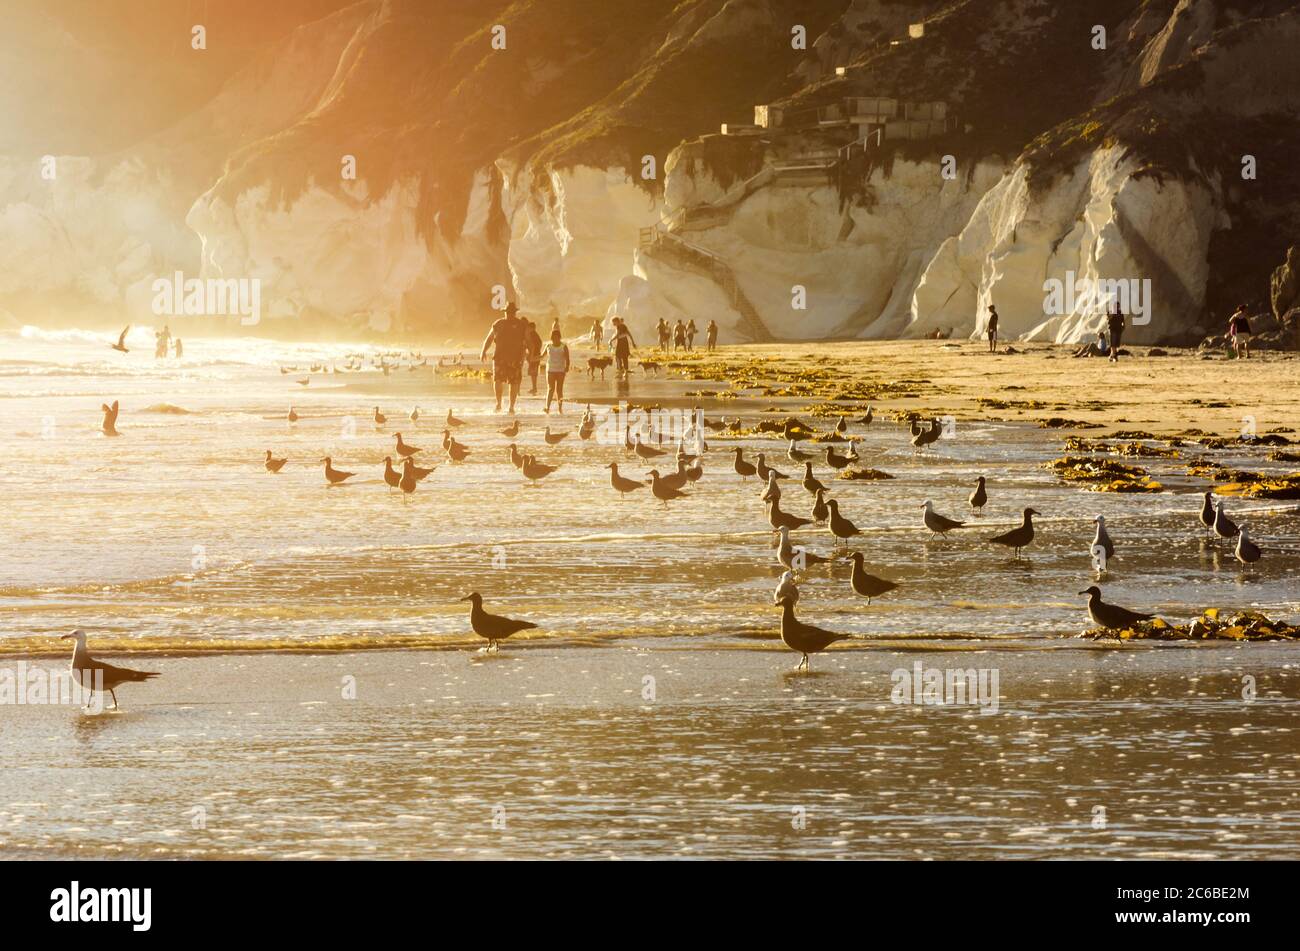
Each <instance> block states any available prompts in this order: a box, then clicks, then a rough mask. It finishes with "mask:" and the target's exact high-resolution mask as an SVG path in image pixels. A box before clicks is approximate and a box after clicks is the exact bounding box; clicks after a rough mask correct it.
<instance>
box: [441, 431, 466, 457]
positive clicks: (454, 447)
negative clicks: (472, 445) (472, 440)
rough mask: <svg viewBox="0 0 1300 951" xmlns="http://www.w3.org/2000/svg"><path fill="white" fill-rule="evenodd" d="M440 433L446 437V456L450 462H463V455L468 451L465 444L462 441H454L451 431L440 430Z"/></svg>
mask: <svg viewBox="0 0 1300 951" xmlns="http://www.w3.org/2000/svg"><path fill="white" fill-rule="evenodd" d="M442 434H443V435H444V436H446V437H448V438H447V440H446V443H447V458H448V459H450V460H451V461H452V462H464V461H465V457H466V456H468V455H469V453H470V450H469V447H467V446H465V445H464V444H463V443H458V442H456V440H455V438H454V437H452V436H451V433H450V432H449V431H448V430H446V429H444V430H443V431H442Z"/></svg>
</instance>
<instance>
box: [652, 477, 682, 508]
mask: <svg viewBox="0 0 1300 951" xmlns="http://www.w3.org/2000/svg"><path fill="white" fill-rule="evenodd" d="M650 492H651V493H652V494H653V495H654V497H655V498H656V499H658V500H659V501H661V502H663V504H664V508H668V503H669V502H671V501H672V500H673V499H684V498H688V496H687V494H686V493H685V492H682V491H680V490H678V489H674V488H673V487H672V486H669V485H664V481H663V479H662V478H660V476H659V470H658V469H651V470H650Z"/></svg>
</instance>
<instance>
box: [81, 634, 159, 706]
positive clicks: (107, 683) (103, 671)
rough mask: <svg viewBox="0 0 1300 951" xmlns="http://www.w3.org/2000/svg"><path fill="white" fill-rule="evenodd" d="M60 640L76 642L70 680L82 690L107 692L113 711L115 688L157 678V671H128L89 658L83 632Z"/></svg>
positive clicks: (115, 702) (124, 668) (115, 703)
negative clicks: (111, 701) (111, 699)
mask: <svg viewBox="0 0 1300 951" xmlns="http://www.w3.org/2000/svg"><path fill="white" fill-rule="evenodd" d="M60 640H64V641H67V640H72V641H76V644H75V645H74V646H73V648H72V678H73V679H74V680H75V681H77V683H79V684H81V687H82V689H84V690H98V691H99V692H100V693H103V692H104V691H105V690H107V691H108V693H109V695H110V696H111V697H112V698H113V709H114V710H116V709H117V694H116V693H115V692H114V691H115V689H116V688H117V687H120V686H122V684H127V683H141V682H143V681H145V680H148V679H149V678H151V677H157V676H158V673H157V671H152V670H129V669H128V668H126V667H115V666H114V665H112V664H106V663H104V662H103V661H102V660H95V658H93V657H91V656H90V651H88V650H86V632H85V631H81V630H77V631H73V632H72V633H71V634H64V635H63V636H62V637H61V638H60Z"/></svg>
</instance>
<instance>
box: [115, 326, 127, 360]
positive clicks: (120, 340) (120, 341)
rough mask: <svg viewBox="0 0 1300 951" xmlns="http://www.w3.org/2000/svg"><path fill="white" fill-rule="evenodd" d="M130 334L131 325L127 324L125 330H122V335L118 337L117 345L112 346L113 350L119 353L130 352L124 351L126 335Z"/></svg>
mask: <svg viewBox="0 0 1300 951" xmlns="http://www.w3.org/2000/svg"><path fill="white" fill-rule="evenodd" d="M130 332H131V325H130V324H127V325H126V329H125V330H123V331H122V333H121V334H120V335H119V336H118V338H117V343H115V344H113V349H114V350H116V351H118V352H119V353H130V352H131V351H130V350H128V349H126V335H127V334H129V333H130Z"/></svg>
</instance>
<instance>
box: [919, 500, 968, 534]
mask: <svg viewBox="0 0 1300 951" xmlns="http://www.w3.org/2000/svg"><path fill="white" fill-rule="evenodd" d="M921 508H922V509H923V511H922V513H921V520H922V521H923V522H925V527H926V528H928V529H929V530H930V534H932V535H946V534H947V533H948V532H950V531H952V530H953V529H954V528H961V527H962V526H963V525H965V524H966V523H965V522H959V521H957V520H956V519H952V518H948V517H947V516H945V515H940V514H939V513H938V512H936V511H935V510H934V503H933V502H931V501H930V500H929V499H926V500H925V503H924V504H923V505H922V506H921Z"/></svg>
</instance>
